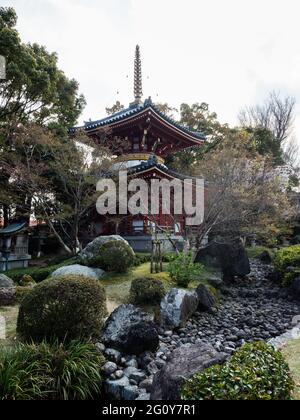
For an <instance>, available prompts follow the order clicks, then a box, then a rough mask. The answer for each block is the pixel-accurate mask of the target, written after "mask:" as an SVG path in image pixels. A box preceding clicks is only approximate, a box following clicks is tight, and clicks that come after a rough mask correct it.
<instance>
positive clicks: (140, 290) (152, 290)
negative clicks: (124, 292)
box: [130, 277, 166, 305]
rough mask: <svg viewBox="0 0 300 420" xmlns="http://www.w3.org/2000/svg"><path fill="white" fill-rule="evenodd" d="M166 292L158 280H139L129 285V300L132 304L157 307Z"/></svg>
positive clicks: (146, 278)
mask: <svg viewBox="0 0 300 420" xmlns="http://www.w3.org/2000/svg"><path fill="white" fill-rule="evenodd" d="M165 294H166V291H165V288H164V286H163V284H162V282H161V281H160V280H156V279H152V278H148V277H145V278H139V279H135V280H133V281H132V283H131V289H130V300H131V302H132V303H134V304H136V305H139V304H148V305H159V304H160V302H161V300H162V298H163V297H164V296H165Z"/></svg>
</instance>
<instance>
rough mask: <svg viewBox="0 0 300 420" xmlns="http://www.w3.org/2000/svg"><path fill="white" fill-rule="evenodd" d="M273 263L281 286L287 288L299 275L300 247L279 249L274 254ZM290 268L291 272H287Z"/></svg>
mask: <svg viewBox="0 0 300 420" xmlns="http://www.w3.org/2000/svg"><path fill="white" fill-rule="evenodd" d="M273 263H274V267H275V269H276V270H277V271H278V273H279V274H280V276H281V278H282V280H283V284H284V285H285V286H289V285H290V284H292V282H293V281H294V280H295V278H296V277H298V276H299V274H300V245H294V246H289V247H287V248H281V249H280V250H279V251H277V252H276V254H275V257H274V260H273ZM290 267H292V268H293V270H288V268H290Z"/></svg>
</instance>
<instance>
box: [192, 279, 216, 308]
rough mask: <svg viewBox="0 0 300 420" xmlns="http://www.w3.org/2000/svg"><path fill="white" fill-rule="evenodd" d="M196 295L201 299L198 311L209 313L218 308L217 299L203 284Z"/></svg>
mask: <svg viewBox="0 0 300 420" xmlns="http://www.w3.org/2000/svg"><path fill="white" fill-rule="evenodd" d="M196 293H197V296H198V299H199V304H198V309H199V310H200V311H201V312H209V311H211V310H212V308H214V307H215V306H216V304H217V299H216V297H215V296H214V295H213V294H212V293H211V292H210V290H209V289H208V288H207V287H206V286H204V285H203V284H200V285H199V286H198V287H197V289H196Z"/></svg>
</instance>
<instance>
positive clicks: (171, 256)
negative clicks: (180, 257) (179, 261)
mask: <svg viewBox="0 0 300 420" xmlns="http://www.w3.org/2000/svg"><path fill="white" fill-rule="evenodd" d="M176 258H177V254H176V253H175V252H166V253H164V254H163V256H162V260H163V262H165V263H169V262H171V261H174V260H176Z"/></svg>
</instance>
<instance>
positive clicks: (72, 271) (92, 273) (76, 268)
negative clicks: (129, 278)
mask: <svg viewBox="0 0 300 420" xmlns="http://www.w3.org/2000/svg"><path fill="white" fill-rule="evenodd" d="M104 274H105V271H103V270H101V269H100V268H90V267H85V266H83V265H79V264H75V265H67V266H65V267H60V268H58V269H57V270H55V271H54V272H53V273H52V275H51V277H62V276H70V275H71V276H83V277H88V278H90V279H95V280H99V279H101V277H103V276H104Z"/></svg>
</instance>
